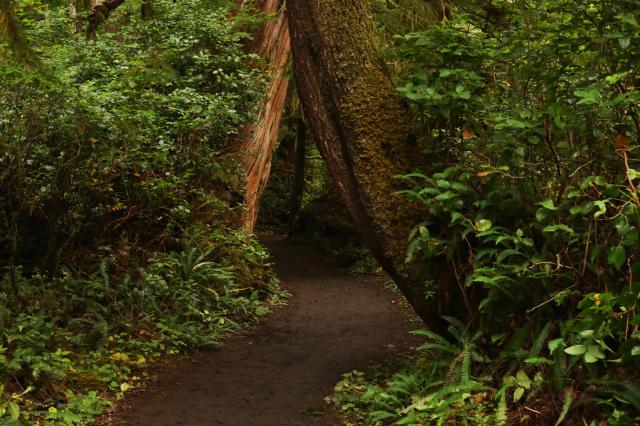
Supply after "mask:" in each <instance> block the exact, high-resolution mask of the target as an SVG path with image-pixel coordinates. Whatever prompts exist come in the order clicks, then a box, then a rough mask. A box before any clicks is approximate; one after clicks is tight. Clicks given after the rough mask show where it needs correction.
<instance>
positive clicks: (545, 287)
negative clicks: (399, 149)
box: [336, 0, 640, 424]
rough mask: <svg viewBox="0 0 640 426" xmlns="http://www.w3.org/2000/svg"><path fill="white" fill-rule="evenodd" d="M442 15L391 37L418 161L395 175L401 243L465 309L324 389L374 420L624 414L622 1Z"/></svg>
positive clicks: (638, 270)
mask: <svg viewBox="0 0 640 426" xmlns="http://www.w3.org/2000/svg"><path fill="white" fill-rule="evenodd" d="M453 15H454V18H453V19H451V20H448V21H445V22H443V23H442V24H440V25H434V26H431V27H430V28H429V29H427V30H425V31H421V32H413V33H409V34H407V35H405V36H402V37H400V38H399V40H400V43H399V46H398V50H397V53H398V59H399V60H401V61H402V63H403V65H404V69H406V70H408V71H407V73H406V74H405V75H404V76H403V77H402V79H403V82H401V83H400V87H399V88H398V91H399V94H400V95H401V96H403V97H404V98H405V99H406V100H407V102H408V103H409V104H410V105H411V108H412V110H413V111H414V113H415V117H416V121H415V125H416V130H417V134H418V135H419V138H420V140H421V141H422V143H423V146H424V148H425V150H426V152H427V153H428V155H429V157H430V158H431V159H433V163H432V164H430V165H429V168H428V169H427V170H426V171H424V170H423V171H420V172H416V173H414V174H412V175H409V176H404V177H403V179H404V180H405V181H406V182H407V183H408V184H409V185H411V186H412V188H411V189H410V190H407V191H406V193H407V195H408V196H409V197H412V198H414V199H415V200H417V201H419V202H421V203H423V204H424V205H425V207H426V209H427V211H428V219H427V220H426V221H425V222H424V223H423V224H421V225H420V226H419V227H418V228H416V230H415V232H414V233H413V235H412V236H411V238H412V244H411V247H410V250H409V253H408V256H409V257H410V258H413V257H416V256H419V257H422V258H424V261H425V262H442V261H446V262H449V263H451V264H453V265H454V270H455V272H456V274H455V275H456V279H457V281H458V285H459V288H460V295H459V296H456V297H459V299H460V300H459V303H460V305H463V304H464V305H463V306H464V307H465V310H466V311H467V312H468V316H467V318H461V319H462V321H464V323H463V322H460V320H456V319H453V318H448V320H449V321H450V322H451V323H452V326H451V328H450V331H451V333H450V334H451V335H450V336H438V335H436V334H434V333H431V332H422V333H423V334H424V335H425V337H426V338H427V339H428V343H427V344H425V345H424V347H423V348H422V349H423V350H424V351H427V352H432V351H435V352H436V353H439V355H433V354H431V355H428V358H429V360H430V361H429V364H428V365H424V362H418V363H417V364H415V363H414V365H413V366H412V367H411V366H410V367H408V369H407V370H405V371H404V372H401V373H399V374H397V375H396V376H394V377H392V378H391V379H386V380H385V379H382V378H379V379H373V380H374V381H373V382H371V383H369V382H367V380H366V379H365V378H364V377H363V376H361V375H353V374H352V375H350V376H349V377H347V378H346V379H345V381H344V382H342V384H341V385H340V387H339V393H338V395H337V396H336V400H337V402H338V403H339V406H341V407H342V408H343V409H345V410H346V411H355V412H357V413H360V414H361V415H364V416H365V417H367V418H368V419H369V420H368V421H369V422H371V423H372V424H386V423H388V422H393V421H398V423H397V424H416V423H420V424H436V423H437V424H445V423H446V424H448V423H447V422H457V423H459V424H478V423H481V424H487V423H488V424H504V423H506V422H513V423H518V422H520V421H522V422H525V423H526V422H527V421H528V422H530V423H531V424H555V423H556V421H557V422H558V424H559V423H560V422H562V421H563V419H564V420H565V421H568V422H570V423H571V424H582V422H583V420H584V421H585V424H600V423H598V422H599V421H602V420H606V422H608V424H637V422H638V421H640V420H639V417H638V416H639V414H640V386H639V385H638V376H637V367H638V362H639V358H638V355H640V317H639V316H638V315H637V313H638V312H637V310H638V306H637V305H638V303H637V302H638V299H639V297H640V281H639V280H638V277H639V276H640V259H639V258H638V253H639V252H640V241H639V234H638V232H639V231H638V229H639V228H640V199H639V194H638V190H637V185H638V183H639V181H638V178H639V177H640V174H639V173H638V171H637V169H638V160H639V158H638V151H637V149H638V146H637V143H638V141H639V140H640V118H639V115H638V113H639V112H638V102H639V101H640V94H639V93H638V91H637V85H638V81H639V78H640V74H639V70H638V67H637V64H638V58H639V57H640V44H638V43H639V41H640V40H639V34H640V24H639V23H638V9H637V2H635V1H616V2H591V1H581V0H579V1H573V0H572V1H568V0H553V1H543V2H530V1H517V2H513V1H501V0H495V1H492V2H465V3H464V4H463V3H461V4H460V5H459V6H457V7H456V8H454V10H453ZM434 303H436V302H434ZM467 321H468V322H467ZM445 337H446V339H445ZM440 357H442V358H443V360H442V361H438V359H439V358H440ZM376 381H378V383H377V384H376ZM354 398H355V399H354Z"/></svg>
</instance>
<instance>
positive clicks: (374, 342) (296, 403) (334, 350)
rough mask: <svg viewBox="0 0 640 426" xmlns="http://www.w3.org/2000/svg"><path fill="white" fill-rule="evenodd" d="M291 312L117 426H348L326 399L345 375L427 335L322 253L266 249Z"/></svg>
mask: <svg viewBox="0 0 640 426" xmlns="http://www.w3.org/2000/svg"><path fill="white" fill-rule="evenodd" d="M266 245H267V246H268V247H269V249H270V250H271V253H272V256H273V259H274V262H275V269H276V271H277V273H278V275H279V276H280V278H281V281H282V285H283V286H284V288H286V289H287V290H289V291H290V292H291V293H292V294H293V296H294V297H293V298H292V299H291V300H290V301H289V304H288V306H287V307H285V308H282V309H279V310H277V311H276V312H274V313H273V314H271V315H270V316H269V317H268V318H267V319H266V320H265V321H264V322H263V323H261V324H260V325H258V326H257V327H256V328H254V329H252V330H251V331H250V332H248V333H245V334H243V335H241V336H237V337H232V338H230V339H228V340H227V341H226V342H225V345H224V346H223V347H221V348H218V349H212V350H208V351H203V352H200V353H198V354H197V355H195V356H194V357H193V358H192V359H189V360H184V361H180V362H179V363H178V364H177V365H175V368H172V369H171V371H170V372H164V373H161V374H160V375H159V376H160V377H159V379H158V381H157V382H155V383H153V384H151V385H150V386H149V387H148V388H147V389H146V390H144V391H141V392H134V393H132V394H130V395H129V396H128V397H127V398H126V400H125V401H124V403H122V404H121V407H120V409H119V412H118V414H117V416H116V418H114V419H112V421H111V423H110V424H115V425H145V426H147V425H148V426H164V425H167V426H169V425H170V426H175V425H189V426H192V425H193V426H195V425H202V426H204V425H227V426H252V425H255V426H280V425H287V426H288V425H295V426H306V425H330V424H338V423H337V421H336V420H332V419H331V416H328V415H327V406H326V404H325V403H324V401H323V398H324V397H325V396H327V395H329V394H330V393H331V390H332V388H333V385H334V384H335V383H336V382H337V381H338V380H339V379H340V376H341V374H342V373H344V372H347V371H350V370H353V369H357V368H365V367H366V366H367V365H370V364H371V363H375V362H383V361H385V360H389V359H391V358H393V356H394V354H395V353H397V351H404V350H407V348H408V347H409V346H410V345H411V344H412V343H415V341H412V338H411V337H409V336H408V334H407V332H408V331H410V330H412V329H415V328H417V327H418V326H419V324H418V323H416V319H415V317H413V316H412V315H411V314H410V313H409V312H408V311H407V309H404V308H402V307H400V306H399V305H398V303H396V300H397V299H398V297H399V296H398V295H394V294H391V293H390V292H388V291H386V290H384V288H383V287H382V285H381V284H380V283H379V282H375V281H372V280H371V279H357V278H354V277H352V276H350V275H348V274H347V273H346V271H345V270H343V269H339V268H337V267H335V266H333V264H332V263H331V261H329V260H326V259H324V258H322V257H321V256H319V255H318V254H317V253H315V252H313V251H311V250H309V249H306V248H302V247H299V246H292V245H288V244H287V243H285V242H282V241H266Z"/></svg>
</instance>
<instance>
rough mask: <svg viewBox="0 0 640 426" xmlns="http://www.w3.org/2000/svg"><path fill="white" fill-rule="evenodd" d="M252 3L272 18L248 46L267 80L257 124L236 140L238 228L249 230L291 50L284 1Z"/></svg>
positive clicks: (265, 171) (274, 141)
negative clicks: (240, 197) (241, 195)
mask: <svg viewBox="0 0 640 426" xmlns="http://www.w3.org/2000/svg"><path fill="white" fill-rule="evenodd" d="M254 6H255V7H256V8H258V10H260V11H261V12H265V13H268V14H274V15H275V17H274V18H272V19H270V20H269V21H268V22H267V23H266V24H265V25H264V26H263V28H262V29H261V30H260V31H258V32H257V33H256V34H255V35H254V39H253V43H252V44H251V46H250V47H249V48H250V50H251V51H253V52H255V53H258V54H259V55H261V56H262V57H264V58H265V60H266V64H267V71H268V73H269V75H270V76H271V81H270V82H269V86H268V88H267V91H266V96H265V100H264V102H263V104H262V106H261V109H260V114H259V115H258V120H257V123H256V124H247V125H246V126H244V128H243V129H242V131H241V133H240V139H239V140H240V152H241V153H242V156H243V158H242V167H243V169H244V172H245V185H244V187H245V200H244V204H245V210H244V212H243V215H242V219H241V220H242V227H243V228H244V229H245V230H246V231H248V232H253V229H254V227H255V223H256V220H257V218H258V210H259V207H260V198H261V196H262V192H263V191H264V188H265V186H266V184H267V181H268V179H269V173H270V172H271V158H272V156H273V151H274V150H275V148H276V146H277V143H278V134H279V130H280V121H281V119H282V113H283V111H284V107H285V102H286V98H287V89H288V86H289V80H288V78H287V75H286V74H287V70H286V65H287V63H288V61H289V56H290V51H291V47H290V40H289V27H288V25H287V19H286V16H285V13H284V0H262V1H256V2H255V3H254Z"/></svg>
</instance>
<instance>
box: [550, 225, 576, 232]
mask: <svg viewBox="0 0 640 426" xmlns="http://www.w3.org/2000/svg"><path fill="white" fill-rule="evenodd" d="M543 231H544V232H552V233H555V232H558V231H564V232H566V233H569V234H575V231H574V230H573V229H571V228H569V227H568V226H567V225H563V224H559V225H549V226H547V227H546V228H544V229H543Z"/></svg>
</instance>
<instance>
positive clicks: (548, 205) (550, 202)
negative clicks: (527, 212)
mask: <svg viewBox="0 0 640 426" xmlns="http://www.w3.org/2000/svg"><path fill="white" fill-rule="evenodd" d="M538 205H539V206H542V207H544V208H545V209H549V210H558V208H557V207H556V205H555V204H554V202H553V200H544V201H541V202H539V203H538Z"/></svg>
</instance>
